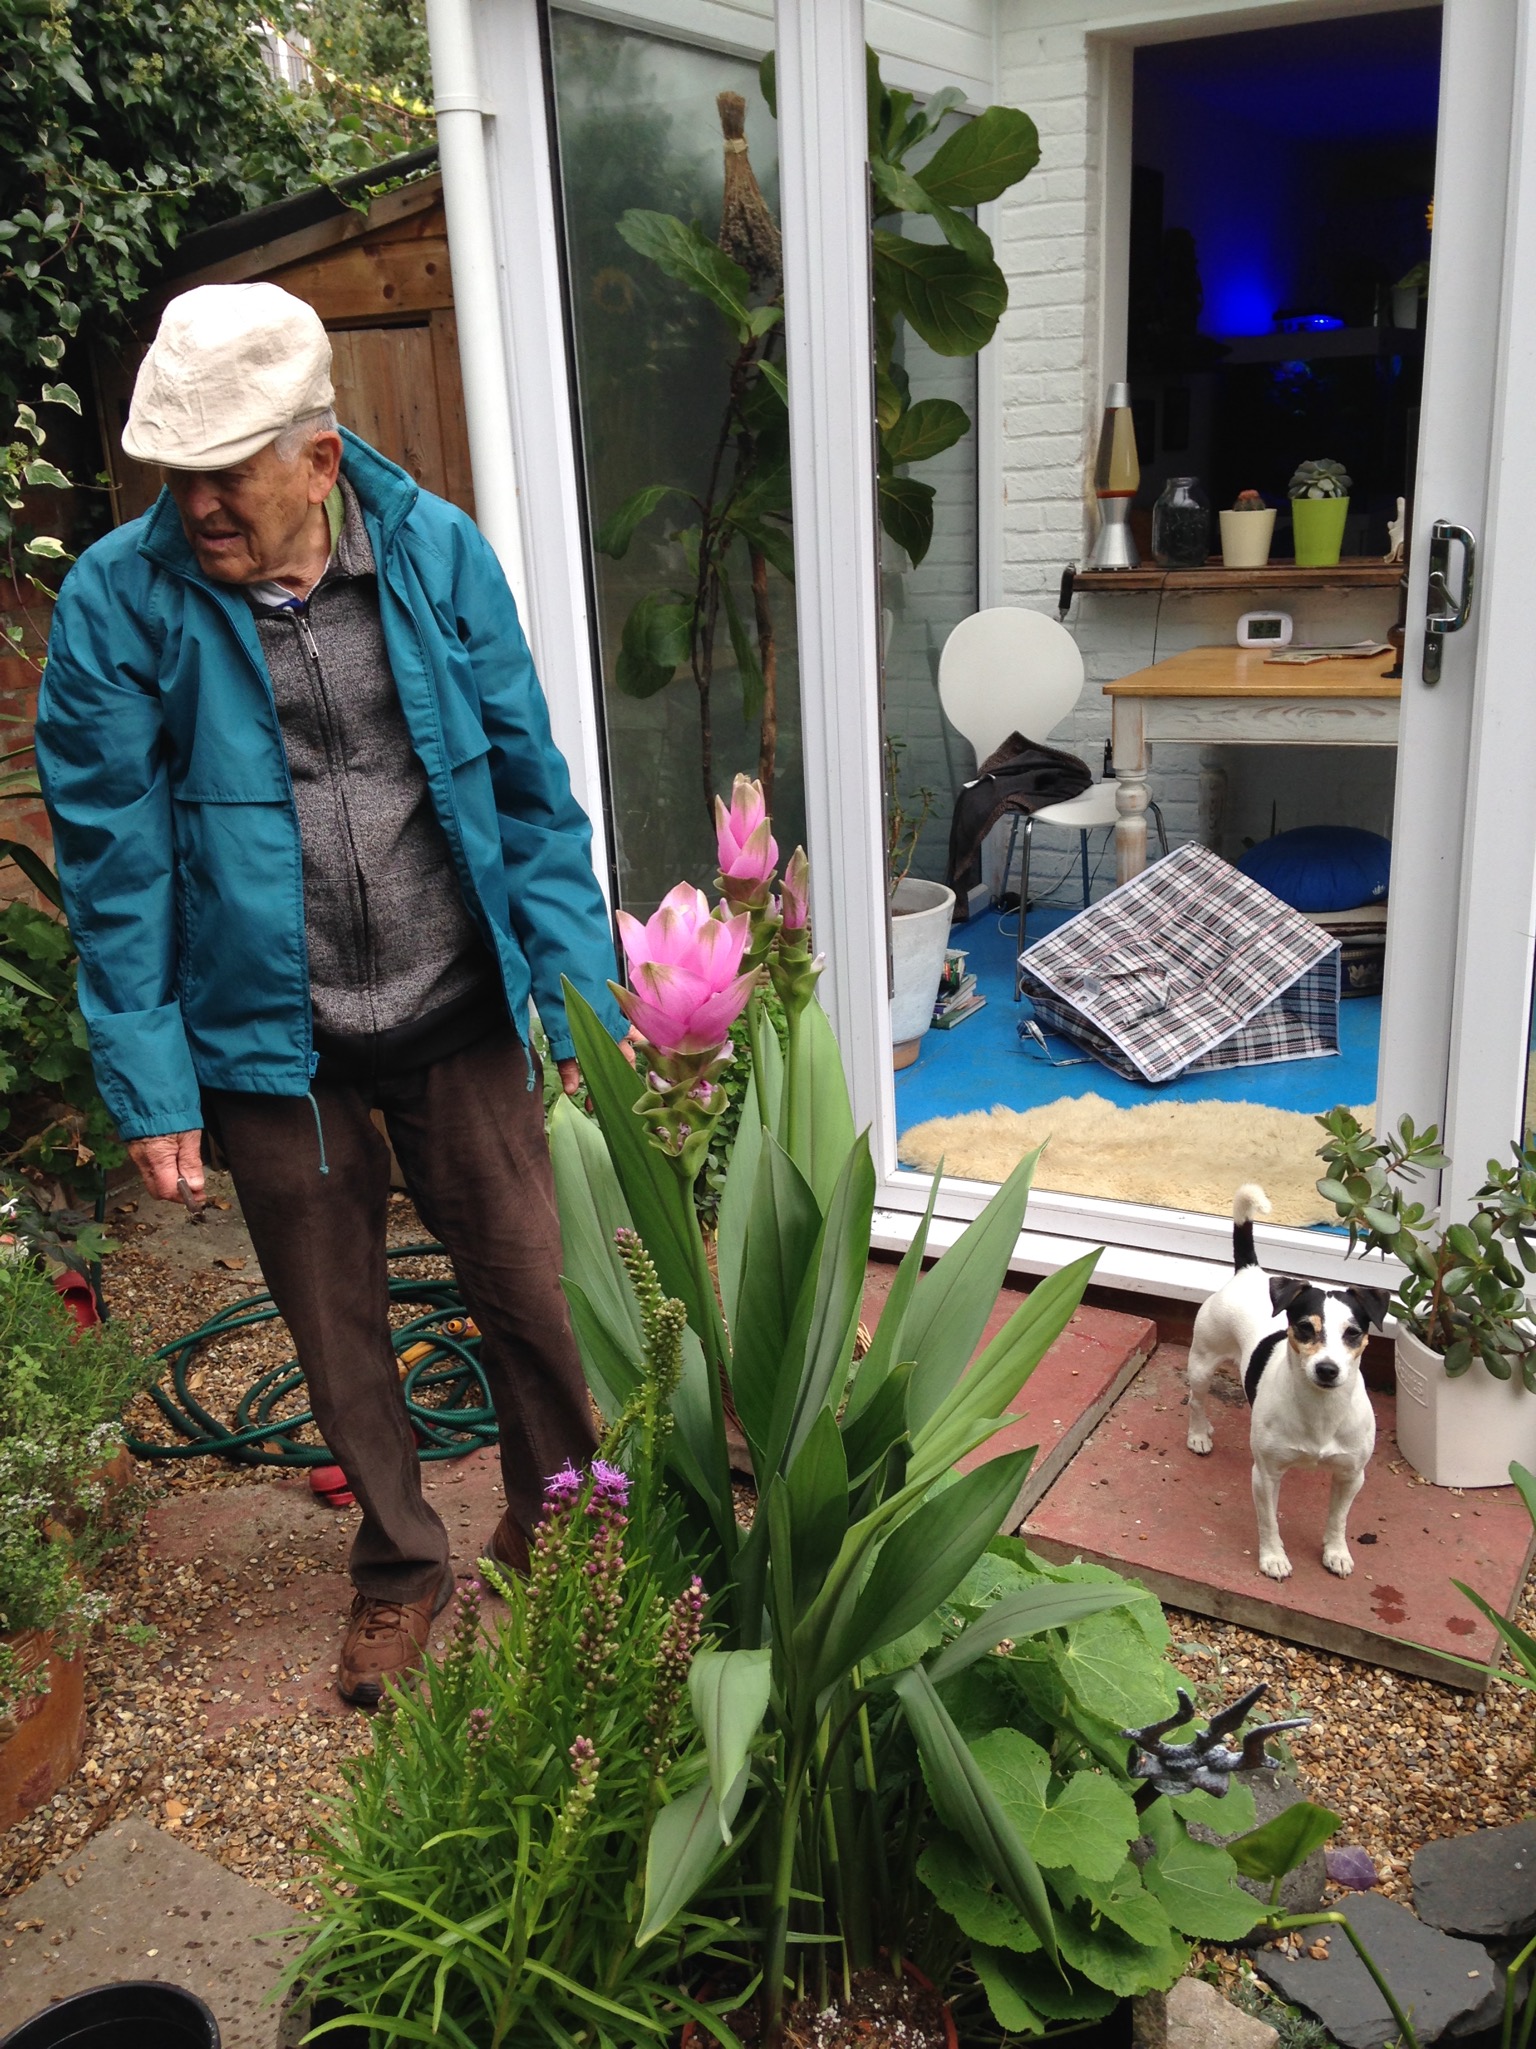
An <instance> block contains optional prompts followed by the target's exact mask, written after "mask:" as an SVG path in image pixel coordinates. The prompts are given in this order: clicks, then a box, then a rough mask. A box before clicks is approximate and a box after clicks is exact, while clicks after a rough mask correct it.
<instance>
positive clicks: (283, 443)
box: [272, 406, 337, 462]
mask: <svg viewBox="0 0 1536 2049" xmlns="http://www.w3.org/2000/svg"><path fill="white" fill-rule="evenodd" d="M336 424H337V423H336V414H335V410H334V408H332V407H331V406H327V407H326V408H325V410H324V412H319V413H306V414H305V416H304V418H303V419H302V420H290V421H289V423H288V425H287V426H286V427H285V428H284V429H283V431H282V433H281V434H279V435H278V437H277V439H276V440H275V441H274V442H273V443H272V452H273V454H274V455H275V456H276V457H277V459H278V461H279V462H292V461H293V459H294V457H295V456H296V455H298V453H299V451H300V450H301V449H302V448H304V447H305V446H306V444H307V443H309V442H311V441H313V440H314V438H315V436H316V435H317V434H334V433H335V432H336Z"/></svg>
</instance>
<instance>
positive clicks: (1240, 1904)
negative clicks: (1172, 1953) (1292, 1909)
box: [1141, 1800, 1262, 1942]
mask: <svg viewBox="0 0 1536 2049" xmlns="http://www.w3.org/2000/svg"><path fill="white" fill-rule="evenodd" d="M1142 1826H1143V1828H1144V1829H1145V1831H1146V1833H1147V1834H1148V1835H1149V1836H1150V1837H1151V1838H1152V1843H1153V1854H1152V1855H1151V1856H1150V1857H1149V1858H1148V1859H1147V1861H1146V1863H1145V1864H1144V1865H1143V1866H1142V1873H1141V1875H1142V1878H1143V1880H1144V1882H1145V1884H1146V1885H1147V1887H1148V1889H1149V1891H1151V1892H1154V1893H1155V1894H1156V1895H1157V1897H1158V1899H1159V1900H1161V1902H1162V1904H1163V1905H1164V1907H1166V1908H1167V1910H1168V1918H1169V1920H1170V1921H1171V1922H1172V1923H1173V1925H1174V1927H1175V1928H1177V1929H1179V1930H1180V1931H1181V1933H1183V1934H1185V1935H1192V1936H1193V1937H1194V1938H1195V1940H1196V1941H1197V1942H1238V1941H1240V1940H1241V1939H1242V1937H1243V1936H1245V1935H1246V1934H1247V1933H1248V1931H1249V1929H1250V1928H1252V1926H1253V1924H1254V1922H1255V1921H1257V1920H1258V1919H1259V1916H1260V1913H1261V1911H1262V1910H1261V1908H1260V1907H1259V1904H1258V1902H1257V1901H1256V1900H1254V1899H1253V1898H1251V1897H1250V1896H1249V1894H1247V1893H1245V1892H1244V1891H1243V1890H1242V1888H1241V1886H1239V1885H1238V1883H1237V1866H1236V1865H1235V1864H1234V1863H1233V1861H1232V1859H1231V1857H1229V1856H1228V1854H1227V1852H1226V1851H1225V1850H1223V1849H1220V1848H1218V1847H1217V1845H1216V1844H1215V1843H1197V1842H1196V1841H1195V1839H1194V1837H1193V1836H1191V1835H1190V1834H1189V1833H1188V1832H1187V1830H1186V1829H1185V1827H1184V1824H1183V1822H1182V1821H1180V1819H1179V1817H1178V1816H1177V1815H1176V1814H1175V1813H1174V1811H1173V1809H1172V1807H1171V1806H1170V1805H1169V1804H1168V1802H1167V1801H1166V1800H1154V1801H1153V1803H1152V1805H1151V1806H1150V1807H1149V1808H1148V1809H1147V1810H1146V1813H1145V1814H1144V1815H1143V1816H1142Z"/></svg>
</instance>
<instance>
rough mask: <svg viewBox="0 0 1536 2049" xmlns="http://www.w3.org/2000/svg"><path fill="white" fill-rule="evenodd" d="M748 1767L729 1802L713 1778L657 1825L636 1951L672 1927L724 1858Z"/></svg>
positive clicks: (660, 1816)
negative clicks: (718, 1792)
mask: <svg viewBox="0 0 1536 2049" xmlns="http://www.w3.org/2000/svg"><path fill="white" fill-rule="evenodd" d="M747 1778H748V1772H747V1770H746V1769H745V1768H744V1769H743V1770H742V1772H741V1775H740V1777H739V1778H738V1779H737V1781H736V1783H735V1784H734V1785H733V1786H732V1787H731V1789H730V1791H729V1793H728V1794H727V1795H726V1798H725V1800H724V1801H723V1802H719V1801H717V1800H716V1799H715V1793H714V1788H713V1787H712V1786H711V1785H710V1782H709V1780H708V1779H707V1778H703V1779H700V1780H699V1782H698V1784H697V1785H696V1786H694V1787H693V1788H692V1789H691V1790H690V1791H689V1792H687V1793H684V1794H683V1795H682V1797H681V1798H680V1799H677V1800H674V1801H672V1802H671V1803H670V1805H668V1806H666V1807H663V1808H662V1810H661V1812H660V1813H659V1814H658V1815H657V1817H656V1819H655V1821H654V1822H653V1823H652V1825H651V1840H650V1842H649V1844H648V1845H647V1848H646V1854H645V1904H644V1907H643V1909H642V1912H641V1917H640V1929H639V1932H638V1934H637V1935H636V1936H635V1947H636V1949H641V1948H643V1947H644V1945H645V1944H646V1943H648V1942H649V1941H651V1939H652V1938H653V1937H654V1936H657V1935H660V1934H661V1932H662V1930H663V1929H665V1928H666V1927H668V1926H669V1925H670V1923H671V1922H672V1921H673V1919H674V1918H675V1917H676V1916H677V1915H678V1914H680V1913H681V1912H682V1910H683V1908H684V1907H686V1906H687V1904H688V1902H689V1901H690V1900H691V1899H692V1898H693V1896H694V1894H695V1893H696V1892H697V1891H698V1890H699V1888H700V1887H701V1886H702V1885H703V1883H704V1881H705V1879H707V1878H708V1876H709V1874H710V1872H711V1870H712V1869H713V1868H714V1866H715V1864H716V1862H717V1861H718V1860H719V1859H720V1858H721V1857H723V1856H724V1854H725V1851H724V1849H723V1847H722V1844H723V1843H727V1842H729V1841H730V1828H731V1823H732V1822H733V1821H734V1820H735V1819H736V1815H737V1811H738V1810H739V1808H740V1806H741V1802H742V1798H743V1796H744V1795H745V1793H746V1790H747Z"/></svg>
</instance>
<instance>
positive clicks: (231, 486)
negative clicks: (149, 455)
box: [165, 433, 341, 583]
mask: <svg viewBox="0 0 1536 2049" xmlns="http://www.w3.org/2000/svg"><path fill="white" fill-rule="evenodd" d="M340 466H341V436H340V435H339V434H333V433H326V434H316V435H314V436H313V437H312V438H311V439H310V440H309V441H308V442H306V443H305V444H304V446H303V447H302V448H300V450H299V452H298V453H297V454H296V455H294V456H290V457H289V458H288V459H287V460H286V461H285V460H284V459H283V458H282V457H281V456H279V455H278V453H277V449H276V444H275V443H269V444H268V445H267V446H266V447H265V448H259V449H257V451H256V453H255V454H254V455H251V456H247V457H246V459H245V461H244V462H241V463H236V464H235V465H234V466H233V468H231V469H227V470H167V471H166V474H165V481H166V487H167V489H168V490H169V491H170V494H171V497H172V498H173V499H174V501H175V504H176V510H177V511H178V512H179V513H180V514H181V524H182V526H183V528H184V529H185V532H186V536H187V539H188V541H189V542H190V543H191V544H192V551H193V553H194V554H195V555H196V557H197V563H198V567H199V568H200V569H201V570H202V572H203V574H204V575H205V576H208V577H212V578H213V579H214V581H215V582H217V583H264V582H269V581H275V580H277V579H279V578H281V577H284V576H289V575H303V574H306V573H311V574H312V573H314V572H313V565H312V562H311V557H312V556H313V554H314V552H315V549H316V546H317V545H318V537H319V530H320V527H321V526H323V524H324V520H323V516H322V517H321V518H320V520H319V521H318V523H317V518H316V514H317V510H318V508H319V507H320V506H322V505H323V504H324V503H325V499H326V496H327V494H328V493H329V492H330V490H331V488H332V486H333V485H334V484H335V482H336V477H337V472H338V470H339V469H340ZM322 559H323V558H322Z"/></svg>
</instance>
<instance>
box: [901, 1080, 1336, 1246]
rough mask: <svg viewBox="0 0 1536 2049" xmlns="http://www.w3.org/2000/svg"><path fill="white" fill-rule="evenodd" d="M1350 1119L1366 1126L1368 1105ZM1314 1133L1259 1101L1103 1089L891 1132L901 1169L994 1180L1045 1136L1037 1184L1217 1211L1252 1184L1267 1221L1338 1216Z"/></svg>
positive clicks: (1311, 1124) (1301, 1119) (1295, 1116)
mask: <svg viewBox="0 0 1536 2049" xmlns="http://www.w3.org/2000/svg"><path fill="white" fill-rule="evenodd" d="M1355 1115H1356V1116H1357V1117H1359V1118H1360V1119H1361V1121H1362V1122H1364V1123H1367V1124H1368V1123H1369V1122H1370V1119H1371V1115H1372V1113H1371V1112H1370V1111H1368V1110H1357V1111H1356V1112H1355ZM1323 1138H1324V1133H1323V1131H1322V1128H1321V1126H1320V1125H1318V1124H1317V1123H1316V1122H1315V1121H1314V1120H1313V1119H1312V1118H1311V1117H1309V1116H1306V1115H1305V1114H1304V1113H1303V1112H1302V1111H1300V1110H1272V1109H1270V1108H1269V1107H1268V1106H1267V1105H1265V1104H1262V1103H1178V1102H1161V1103H1138V1104H1137V1105H1136V1107H1135V1108H1134V1109H1123V1108H1121V1107H1120V1106H1119V1105H1118V1104H1116V1103H1110V1102H1107V1101H1106V1100H1105V1098H1104V1097H1103V1096H1064V1097H1063V1098H1062V1099H1061V1101H1059V1102H1055V1103H1045V1104H1042V1105H1041V1107H1040V1108H1039V1109H1035V1110H1005V1109H1003V1108H1002V1107H1001V1106H999V1107H998V1108H996V1109H993V1110H971V1111H968V1112H967V1113H966V1114H965V1115H964V1116H962V1117H934V1118H931V1119H930V1120H929V1121H928V1123H926V1124H915V1125H914V1126H913V1127H912V1129H911V1130H910V1131H908V1132H905V1133H904V1134H903V1136H902V1139H901V1144H900V1154H901V1158H902V1160H903V1161H904V1163H905V1164H906V1165H907V1166H909V1167H921V1168H922V1169H923V1170H924V1171H925V1172H927V1173H930V1174H931V1173H933V1172H934V1171H935V1170H936V1169H937V1167H938V1165H939V1162H940V1160H942V1161H943V1163H944V1171H945V1173H946V1174H955V1175H958V1176H959V1177H960V1178H961V1179H962V1180H966V1181H1002V1180H1005V1179H1006V1178H1007V1176H1008V1174H1009V1173H1010V1172H1011V1171H1012V1170H1013V1168H1014V1167H1016V1166H1017V1165H1018V1163H1019V1161H1020V1160H1021V1159H1022V1158H1023V1157H1024V1155H1025V1153H1027V1152H1029V1151H1030V1150H1031V1149H1032V1148H1033V1147H1034V1146H1037V1145H1040V1144H1041V1143H1042V1142H1043V1143H1044V1144H1045V1151H1044V1153H1043V1154H1042V1155H1041V1158H1040V1164H1039V1166H1038V1167H1037V1168H1036V1169H1035V1186H1036V1187H1037V1188H1052V1189H1055V1190H1057V1191H1058V1192H1059V1193H1061V1194H1064V1195H1096V1196H1099V1197H1101V1198H1102V1199H1103V1200H1105V1201H1108V1202H1143V1203H1150V1204H1152V1205H1153V1206H1154V1207H1155V1208H1158V1209H1188V1210H1197V1211H1200V1212H1202V1213H1204V1214H1206V1215H1215V1216H1225V1215H1227V1214H1229V1213H1230V1211H1231V1208H1232V1196H1233V1192H1234V1190H1236V1189H1237V1188H1238V1187H1239V1186H1240V1185H1241V1184H1242V1183H1243V1182H1244V1181H1257V1182H1258V1183H1259V1184H1260V1186H1261V1187H1262V1188H1263V1189H1264V1192H1265V1193H1266V1195H1268V1197H1269V1199H1270V1201H1271V1203H1272V1204H1273V1205H1274V1214H1273V1217H1272V1219H1271V1221H1272V1222H1274V1223H1277V1224H1326V1223H1337V1221H1338V1213H1337V1211H1336V1210H1335V1209H1334V1207H1333V1205H1332V1204H1331V1203H1329V1202H1325V1201H1324V1199H1323V1198H1322V1196H1320V1195H1319V1194H1318V1192H1317V1188H1316V1185H1315V1184H1316V1181H1317V1177H1318V1175H1319V1174H1321V1172H1322V1171H1323V1167H1322V1162H1321V1161H1320V1160H1319V1159H1318V1157H1317V1148H1318V1147H1319V1145H1321V1144H1322V1142H1323Z"/></svg>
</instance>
